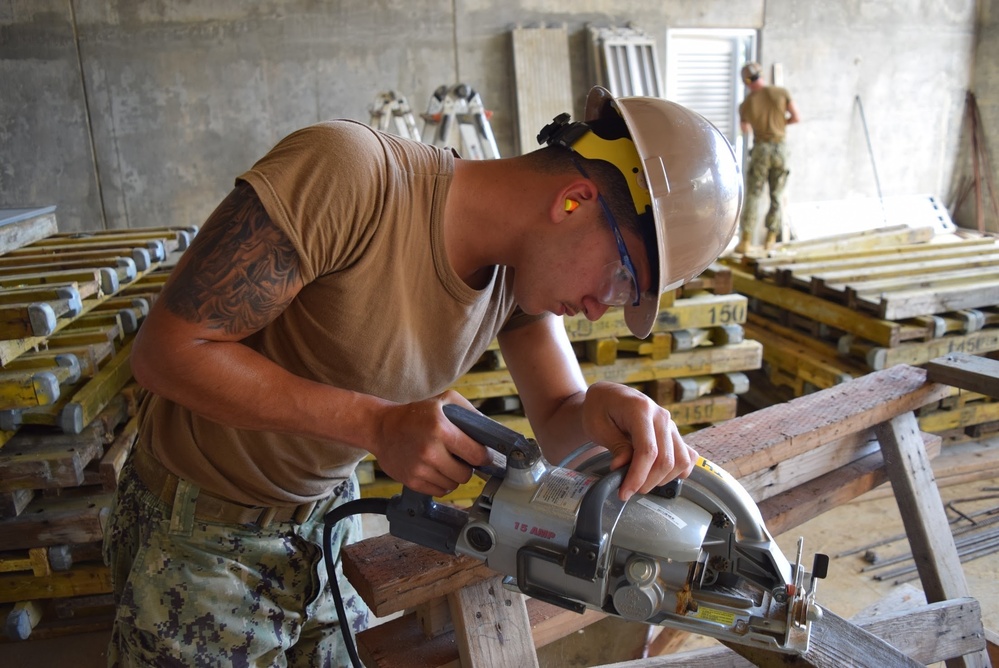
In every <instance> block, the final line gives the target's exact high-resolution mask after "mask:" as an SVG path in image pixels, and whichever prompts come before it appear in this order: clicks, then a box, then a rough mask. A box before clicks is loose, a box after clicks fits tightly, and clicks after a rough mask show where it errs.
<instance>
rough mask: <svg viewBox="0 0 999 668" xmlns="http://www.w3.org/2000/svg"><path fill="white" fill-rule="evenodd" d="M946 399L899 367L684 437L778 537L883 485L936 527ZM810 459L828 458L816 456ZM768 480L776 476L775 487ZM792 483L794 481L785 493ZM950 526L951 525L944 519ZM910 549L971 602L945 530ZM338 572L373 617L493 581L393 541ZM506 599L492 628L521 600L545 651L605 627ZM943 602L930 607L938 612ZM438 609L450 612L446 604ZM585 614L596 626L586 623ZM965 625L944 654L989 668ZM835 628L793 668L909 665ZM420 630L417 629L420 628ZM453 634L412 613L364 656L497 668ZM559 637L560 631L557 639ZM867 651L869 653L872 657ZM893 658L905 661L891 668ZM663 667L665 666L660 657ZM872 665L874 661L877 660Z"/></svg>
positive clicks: (366, 637) (938, 589)
mask: <svg viewBox="0 0 999 668" xmlns="http://www.w3.org/2000/svg"><path fill="white" fill-rule="evenodd" d="M948 392H949V388H947V387H946V386H943V385H939V384H934V383H927V382H926V373H925V371H923V370H922V369H918V368H915V367H908V366H901V367H893V368H892V369H887V370H884V371H879V372H875V373H872V374H868V375H866V376H863V377H861V378H858V379H856V380H852V381H849V382H847V383H843V384H842V385H839V386H836V387H833V388H829V389H827V390H823V391H822V392H817V393H814V394H810V395H807V396H804V397H799V398H797V399H794V400H792V401H789V402H787V403H786V404H780V405H776V406H771V407H769V408H766V409H763V410H760V411H756V412H755V413H750V414H749V415H746V416H742V417H739V418H735V419H733V420H729V421H727V422H725V423H722V424H718V425H715V426H713V427H709V428H708V429H704V430H702V431H700V432H696V433H694V434H691V435H690V436H688V437H687V440H688V442H690V443H691V445H693V446H694V447H695V448H697V449H698V451H699V452H700V453H701V454H703V455H704V456H706V457H707V458H708V459H710V460H712V461H714V462H716V463H718V464H720V465H722V466H724V467H725V468H727V469H728V470H729V471H730V472H731V473H732V474H733V475H735V476H736V477H737V478H740V479H742V478H752V479H753V485H752V489H751V494H752V495H753V497H754V499H755V500H756V501H757V502H758V503H759V504H760V508H761V511H762V512H763V513H764V518H765V519H766V521H767V524H768V526H770V527H771V530H772V531H774V533H780V532H782V531H785V530H788V529H790V528H793V527H794V526H797V525H798V524H800V523H802V522H804V521H806V520H808V519H811V517H814V516H817V515H819V514H821V513H822V512H823V511H824V510H826V509H828V508H830V507H833V506H835V505H838V504H842V503H846V502H847V501H849V500H850V499H852V498H855V497H856V496H859V495H860V494H862V493H864V492H865V491H868V490H869V489H872V488H873V487H875V486H877V485H879V484H881V483H882V482H884V480H885V479H886V477H890V478H891V480H892V482H893V485H894V487H895V490H896V494H897V495H898V498H899V503H900V506H902V507H904V508H905V509H906V511H907V512H911V513H915V514H918V515H920V518H919V519H918V522H920V523H922V524H923V525H925V527H932V526H934V525H935V523H936V522H938V518H937V515H939V517H943V505H942V503H941V502H940V499H939V493H938V491H937V489H936V486H935V484H933V482H932V479H930V480H929V481H928V482H927V481H926V476H927V473H926V472H927V471H928V470H929V469H928V461H929V456H928V455H927V445H929V446H930V449H931V450H938V448H939V439H936V438H934V437H928V436H926V435H923V434H920V433H919V431H918V428H916V427H914V419H915V418H914V416H913V415H912V411H913V410H915V409H916V408H919V407H920V406H923V405H926V404H929V403H932V402H934V401H938V400H940V398H942V397H943V396H946V394H947V393H948ZM875 431H876V432H877V435H878V437H879V438H880V439H881V441H882V442H881V444H880V445H881V448H882V449H883V451H884V452H885V456H884V457H882V454H881V452H880V451H871V449H870V448H869V447H866V446H864V445H863V443H864V442H865V438H866V436H867V435H869V434H872V433H873V432H875ZM844 450H845V451H846V452H847V453H850V452H852V453H853V457H854V458H853V459H852V460H850V461H845V460H844V459H843V458H842V457H843V451H844ZM814 453H819V454H822V455H824V456H815V455H814ZM832 453H836V455H835V456H833V454H832ZM810 454H811V455H812V456H809V455H810ZM788 462H790V463H791V464H790V468H788V467H785V466H784V465H783V464H784V463H788ZM767 476H770V477H769V480H768V478H767ZM792 479H793V484H789V483H788V481H789V480H792ZM944 523H945V525H946V519H945V518H944ZM775 527H779V529H775ZM908 528H909V527H908V526H907V529H908ZM910 542H911V544H912V548H913V554H916V555H920V556H919V557H918V558H919V559H920V560H921V561H922V562H923V563H922V566H921V570H920V575H921V577H923V578H924V583H925V582H928V583H929V584H924V590H925V591H926V592H927V596H928V597H930V598H936V597H937V596H943V597H944V598H945V599H946V600H947V601H963V600H964V599H965V598H967V596H968V593H967V585H966V583H965V582H964V578H963V573H962V572H961V571H960V564H959V563H957V566H956V568H955V567H954V564H955V560H956V559H957V555H956V550H955V548H954V544H953V539H952V538H951V537H950V532H949V531H947V532H946V533H942V532H933V531H932V530H929V531H928V530H927V529H925V528H924V529H917V528H913V533H912V535H910ZM343 563H344V573H345V574H346V576H347V577H348V579H349V580H350V581H351V583H352V584H353V585H354V587H355V588H356V589H357V591H358V593H359V594H360V595H361V597H362V598H363V599H364V600H365V602H366V603H367V604H368V605H369V607H370V608H371V610H372V612H373V613H374V614H375V615H377V616H385V615H387V614H390V613H393V612H397V611H401V610H410V609H418V608H423V609H426V607H427V606H428V605H433V604H434V601H435V600H436V601H439V600H440V599H441V598H442V597H448V596H450V595H451V594H452V593H453V592H455V591H457V590H459V589H462V588H464V587H468V586H478V585H480V583H481V582H482V581H483V580H485V579H486V578H488V577H491V576H494V575H495V573H492V572H491V571H490V570H489V569H487V568H485V567H484V566H483V565H482V564H481V563H479V562H478V561H476V560H474V559H471V558H468V557H451V556H447V555H441V554H440V553H437V552H434V551H433V550H430V549H428V548H423V547H420V546H416V545H412V544H410V543H407V542H405V541H401V540H399V539H396V538H394V537H392V536H388V535H386V536H379V537H376V538H372V539H369V540H366V541H362V542H361V543H357V544H354V545H352V546H348V547H346V548H344V551H343ZM924 571H925V574H924ZM485 586H487V587H488V585H485ZM505 596H508V597H509V599H507V598H504V599H503V600H504V605H503V606H501V607H500V608H499V610H498V612H499V613H503V612H504V611H508V612H510V613H511V615H510V617H509V618H503V617H501V618H498V619H493V620H491V621H492V623H493V625H494V627H495V624H500V626H502V627H504V628H511V629H518V630H519V629H520V628H521V627H522V625H523V624H524V621H523V620H524V617H525V615H524V613H523V611H522V609H521V603H523V605H524V609H526V610H527V619H528V622H527V623H529V624H530V626H531V628H532V632H533V637H534V644H535V646H538V645H539V636H540V637H541V638H543V639H544V640H543V642H550V641H551V640H553V639H554V638H553V637H552V635H558V633H561V635H563V636H564V635H568V634H569V633H571V632H573V631H575V630H577V629H579V628H581V627H582V626H585V625H587V624H588V623H591V622H592V621H595V619H597V618H599V613H590V612H588V613H586V615H576V614H575V613H571V612H568V611H561V610H559V609H555V611H553V612H552V611H551V610H550V609H551V608H553V606H547V604H543V603H540V602H538V601H535V600H534V599H527V600H526V602H525V601H524V599H523V598H519V597H521V595H520V594H517V593H515V592H509V594H505ZM506 600H509V601H510V604H509V605H506ZM937 602H938V601H934V600H930V601H929V603H931V604H932V603H937ZM819 603H820V604H821V594H820V596H819ZM545 606H547V607H548V608H549V612H551V614H550V615H547V616H538V617H536V616H535V615H534V614H533V612H532V611H534V610H537V609H538V608H544V607H545ZM443 607H444V608H445V609H447V608H449V606H448V605H447V604H445V605H444V606H443ZM437 609H438V610H439V609H440V606H438V607H437ZM832 614H833V613H832V612H830V615H832ZM587 615H591V617H590V618H589V619H587ZM592 615H596V616H595V617H593V616H592ZM970 617H971V618H970V619H969V618H968V616H967V615H965V616H962V617H961V618H962V619H963V620H964V621H963V622H962V623H963V624H964V625H965V626H964V628H962V629H961V632H962V634H963V636H962V637H965V638H967V639H969V642H966V643H964V644H962V645H961V646H960V647H951V648H948V651H951V652H953V654H951V655H949V656H944V657H940V658H946V659H949V661H948V665H949V666H984V665H988V664H987V658H986V657H985V654H984V648H985V638H984V631H983V629H982V624H981V616H980V612H979V613H977V614H973V615H971V616H970ZM425 619H426V617H425ZM831 619H833V617H832V616H830V620H831ZM536 620H540V621H536ZM839 623H840V622H839V621H838V620H837V621H836V622H831V623H830V629H831V630H832V633H831V634H830V633H817V634H815V636H814V637H813V647H812V649H811V650H810V651H809V652H808V653H806V655H804V656H801V657H798V658H797V659H796V660H797V661H798V662H799V663H798V664H797V665H802V666H833V665H835V666H841V665H844V664H843V663H842V661H843V657H851V658H852V659H855V660H856V663H854V664H853V665H858V666H864V665H870V666H871V667H872V668H873V667H874V666H878V668H880V666H883V665H911V664H908V663H906V662H907V661H908V659H907V658H906V657H905V656H904V654H902V653H901V652H899V651H898V649H897V648H895V649H893V648H892V647H891V646H890V645H886V646H883V645H885V644H884V643H882V642H881V641H880V640H877V638H876V637H875V636H874V635H872V634H869V633H867V632H866V631H864V630H863V629H861V628H859V627H855V625H850V623H849V622H845V621H843V622H842V623H843V624H846V625H848V626H849V628H851V631H850V634H843V633H838V632H836V628H838V624H839ZM834 624H835V625H834ZM413 625H416V627H417V628H416V630H415V631H414V630H413ZM507 625H510V626H507ZM453 626H454V628H453V629H451V628H449V627H448V625H447V623H446V622H442V621H440V619H437V621H436V622H435V623H433V624H431V625H429V628H430V629H431V631H430V633H426V632H425V631H422V630H421V629H420V621H419V618H418V616H417V615H415V614H411V615H405V616H403V617H400V618H398V619H394V620H392V621H390V622H387V623H386V624H384V625H382V626H377V627H374V628H372V629H370V630H369V631H365V632H363V633H361V634H359V635H358V636H357V642H358V648H359V651H360V652H361V655H362V658H364V659H365V661H366V663H367V665H369V666H388V665H400V664H398V663H395V664H393V663H392V662H393V661H396V662H398V661H399V660H400V659H401V657H402V655H401V654H399V652H405V657H404V658H403V659H402V660H404V661H406V660H412V659H413V658H414V657H416V656H417V655H419V656H420V658H421V659H424V658H425V659H426V662H425V663H423V664H421V665H434V666H441V665H448V666H458V665H461V666H466V668H467V667H468V666H476V665H480V666H486V665H491V664H490V663H487V662H485V661H486V660H485V659H483V658H482V655H480V657H479V659H478V661H479V662H478V663H476V662H475V661H474V660H473V659H469V660H470V661H472V663H467V662H466V661H464V659H462V658H459V651H458V649H457V647H458V644H460V643H465V644H467V643H468V642H469V641H468V639H467V638H463V637H460V636H463V635H465V634H466V633H467V628H465V627H462V626H461V625H460V624H458V625H453ZM424 628H426V627H424ZM552 629H557V631H555V632H554V633H553V632H552ZM420 634H422V637H423V638H425V640H424V641H423V642H419V641H417V640H416V638H419V637H421V635H420ZM403 636H405V637H407V638H408V639H410V640H408V641H407V642H406V643H404V644H403V643H399V642H398V641H397V639H398V638H399V637H403ZM512 637H514V635H513V634H512V633H511V635H505V636H504V638H506V639H510V638H512ZM558 637H561V636H558ZM495 642H496V637H495V634H493V643H495ZM431 646H432V647H434V648H435V652H436V653H433V654H432V655H431V654H427V655H425V654H422V652H423V651H424V648H429V647H431ZM865 648H870V650H871V651H865ZM507 649H508V651H511V652H513V651H515V650H516V651H517V652H522V651H523V647H518V648H507ZM733 649H736V651H738V649H739V648H736V647H734V646H733ZM503 650H504V647H496V646H495V645H493V646H491V647H490V651H495V652H501V651H503ZM886 652H887V653H888V654H886ZM969 652H970V654H969ZM530 653H533V650H532V652H530ZM889 655H890V656H892V657H893V658H894V659H897V660H898V662H897V663H895V664H891V663H884V661H885V657H886V656H889ZM511 656H514V655H513V654H511ZM516 656H518V657H519V656H520V654H519V653H518V654H516ZM495 658H496V655H495V654H494V655H492V656H489V657H488V659H489V660H495ZM668 658H669V657H661V659H662V660H666V659H668ZM786 658H787V657H786V656H784V655H780V654H777V653H772V652H770V653H764V656H763V658H762V659H761V658H758V657H756V658H754V660H756V661H757V662H761V661H771V663H769V664H766V663H762V664H761V665H787V664H786V663H784V661H785V659H786ZM872 660H873V661H876V663H870V661H872ZM645 661H649V662H651V663H644V664H642V665H643V666H644V667H645V668H650V667H651V666H655V665H658V664H656V663H655V662H654V661H655V660H654V659H647V660H645ZM865 662H867V663H865ZM529 665H530V664H529ZM662 665H675V664H667V663H663V664H662Z"/></svg>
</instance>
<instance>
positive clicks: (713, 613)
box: [694, 605, 735, 626]
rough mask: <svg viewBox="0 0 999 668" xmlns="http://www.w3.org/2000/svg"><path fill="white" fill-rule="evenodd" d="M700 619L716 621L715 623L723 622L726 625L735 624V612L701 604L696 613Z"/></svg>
mask: <svg viewBox="0 0 999 668" xmlns="http://www.w3.org/2000/svg"><path fill="white" fill-rule="evenodd" d="M694 617H697V618H698V619H703V620H704V621H706V622H714V623H715V624H723V625H725V626H732V625H733V624H735V613H732V612H725V611H724V610H715V609H714V608H708V607H705V606H704V605H701V606H700V607H699V608H698V609H697V614H696V615H694Z"/></svg>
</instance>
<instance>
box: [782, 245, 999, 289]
mask: <svg viewBox="0 0 999 668" xmlns="http://www.w3.org/2000/svg"><path fill="white" fill-rule="evenodd" d="M896 260H897V258H896ZM871 262H872V264H871V265H869V266H865V267H858V268H856V269H845V270H844V269H840V270H837V271H820V272H813V273H811V274H801V273H798V272H794V274H793V275H794V278H795V280H796V281H807V282H808V283H810V284H811V288H812V292H813V293H815V294H820V291H821V290H823V289H825V290H830V291H844V290H846V289H847V288H852V289H856V290H858V291H862V290H867V289H871V288H875V287H876V285H874V284H872V282H874V281H883V280H885V279H896V280H895V284H897V279H898V278H899V277H909V278H910V279H911V278H912V277H913V276H918V277H926V276H927V275H930V276H932V275H934V274H936V273H937V272H946V271H950V270H955V269H967V268H969V267H995V266H999V252H993V253H990V254H982V253H976V254H968V255H965V256H963V257H955V258H951V259H942V260H939V259H938V260H924V261H909V262H896V263H894V264H888V263H886V262H884V261H883V260H881V259H880V258H878V259H875V260H872V261H871ZM879 285H884V286H888V285H891V284H890V283H884V284H880V283H879ZM881 289H891V288H889V287H882V288H881Z"/></svg>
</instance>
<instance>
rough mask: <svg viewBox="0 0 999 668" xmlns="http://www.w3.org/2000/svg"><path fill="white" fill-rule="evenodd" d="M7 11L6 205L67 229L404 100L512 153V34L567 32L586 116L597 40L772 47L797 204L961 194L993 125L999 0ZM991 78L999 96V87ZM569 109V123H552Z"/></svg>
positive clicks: (147, 218)
mask: <svg viewBox="0 0 999 668" xmlns="http://www.w3.org/2000/svg"><path fill="white" fill-rule="evenodd" d="M982 2H984V3H985V4H986V7H985V8H983V9H982V10H981V11H979V8H978V5H977V3H976V2H975V0H832V1H830V2H808V1H805V0H657V1H654V2H653V1H650V0H614V1H611V0H339V1H328V2H316V1H315V0H284V1H279V0H261V1H259V2H254V3H246V2H242V1H241V0H216V1H213V2H207V1H206V2H191V1H186V0H6V1H5V2H3V3H0V208H9V207H17V206H30V205H47V204H57V205H58V207H59V209H58V217H59V221H60V228H61V229H64V230H92V229H100V228H103V227H108V228H124V227H143V226H153V225H190V224H195V225H197V224H200V223H201V222H202V221H203V220H204V219H205V217H206V216H207V215H208V214H209V213H210V212H211V209H212V208H213V207H214V206H215V205H216V204H217V202H218V201H219V200H220V199H221V198H222V197H223V196H224V195H225V193H226V192H228V190H229V189H230V188H231V186H232V182H233V178H234V177H235V176H236V175H237V174H239V173H240V172H241V171H243V170H244V169H246V168H247V167H249V166H250V165H251V164H252V163H253V162H254V160H255V159H256V158H258V157H259V156H260V155H262V154H263V153H264V152H265V151H266V150H267V149H268V148H269V147H270V146H272V145H273V144H274V143H275V142H276V141H277V140H278V139H280V138H281V137H282V136H283V135H285V134H287V133H288V132H290V131H292V130H294V129H296V128H298V127H300V126H302V125H306V124H308V123H312V122H315V121H318V120H322V119H327V118H332V117H348V118H354V119H358V120H362V121H365V122H366V121H367V120H368V105H369V104H370V103H371V101H372V100H373V99H374V96H375V95H376V93H378V92H380V91H383V90H388V89H395V90H398V91H400V92H402V93H404V94H406V95H407V96H408V97H409V99H410V101H411V103H412V104H413V106H414V108H415V109H416V110H417V111H422V110H423V109H424V108H425V105H426V102H427V100H429V96H430V94H431V92H432V91H433V90H434V89H435V88H436V87H437V86H439V85H441V84H445V83H454V82H456V81H464V82H467V83H469V84H471V85H472V86H474V87H475V88H476V89H477V90H478V91H479V92H480V93H481V94H482V97H483V100H484V101H485V104H486V106H487V107H488V108H490V109H491V110H493V112H494V116H493V121H492V126H493V129H494V132H495V134H496V137H497V141H498V143H499V146H500V150H501V152H502V153H503V154H506V155H509V154H512V153H513V150H514V142H515V137H516V130H515V118H514V110H515V92H514V82H513V76H512V71H513V67H512V57H513V56H512V49H511V41H510V32H509V31H510V29H511V28H512V27H513V26H514V25H516V24H518V23H519V24H521V25H524V26H531V25H538V24H542V23H544V24H547V25H560V24H563V23H564V24H566V25H567V27H568V28H569V32H570V53H571V56H572V64H571V65H572V84H573V93H574V96H575V98H576V105H577V107H576V109H575V110H574V112H575V113H577V114H578V113H579V112H580V111H581V104H582V100H583V97H584V96H585V93H586V90H587V89H588V88H589V84H590V77H589V74H588V71H587V70H588V67H587V48H588V44H587V36H586V32H585V26H586V25H587V24H594V25H623V24H625V23H626V22H629V21H630V22H633V23H634V25H636V26H637V27H640V28H641V29H643V30H644V31H645V32H647V33H649V34H651V35H653V36H655V37H656V38H657V39H658V40H659V43H660V52H659V53H660V56H661V57H662V56H663V54H664V47H665V33H666V30H667V28H692V27H712V28H716V27H726V28H728V27H731V28H755V29H758V30H759V36H760V54H761V60H762V61H763V63H764V65H766V66H768V68H769V66H771V65H773V64H774V63H780V64H781V65H782V66H783V69H784V76H785V79H784V83H785V85H786V86H787V87H788V88H789V89H791V91H792V93H793V95H794V97H795V99H796V101H797V103H798V106H799V108H800V110H801V112H802V115H803V117H804V122H803V123H801V124H800V125H798V126H796V127H794V128H792V131H791V134H790V139H789V141H790V142H791V149H792V152H793V153H792V154H793V158H792V159H793V175H792V178H791V180H790V182H789V190H788V195H789V197H790V198H791V199H792V200H796V201H810V200H825V199H838V198H841V197H846V196H852V195H866V196H875V195H876V194H877V193H876V189H875V187H874V183H873V179H872V172H871V171H870V164H871V159H870V157H869V154H868V150H867V144H866V141H865V139H864V134H863V128H862V125H861V124H860V120H859V119H860V117H859V113H858V106H857V104H856V97H857V96H858V95H859V96H860V97H861V100H862V103H863V107H864V110H865V112H866V117H867V122H868V127H869V130H870V134H871V143H872V145H873V148H874V154H875V158H876V164H877V168H878V171H879V175H880V179H881V186H882V190H883V193H884V194H885V195H886V196H888V195H896V194H914V193H931V194H937V195H941V196H947V195H948V194H949V190H950V188H951V187H952V182H953V181H954V179H955V169H956V165H957V164H958V162H959V161H960V160H959V157H958V156H959V149H960V144H961V121H962V113H963V106H964V98H965V91H966V90H967V89H968V88H969V87H971V86H972V80H973V71H974V66H975V62H976V61H975V58H974V53H975V48H976V27H977V25H978V20H979V15H981V16H983V17H985V19H984V20H983V23H984V25H985V26H986V28H985V30H984V31H983V32H987V31H989V30H991V31H992V33H991V34H992V35H993V39H992V40H991V44H990V43H988V41H987V40H984V39H979V41H978V42H977V48H978V49H979V50H981V51H987V50H991V51H992V53H993V56H992V57H991V58H990V59H989V62H990V64H989V65H988V66H983V65H982V64H981V61H982V58H979V60H978V62H979V67H978V70H977V77H978V78H977V79H976V85H977V86H978V88H979V90H981V91H986V90H988V91H989V93H988V96H989V99H988V100H985V99H982V98H981V97H980V98H979V102H980V104H981V105H982V106H983V111H984V110H985V109H986V108H987V109H989V113H992V114H993V115H992V116H991V118H992V119H993V121H992V124H993V126H994V119H995V115H994V113H995V110H996V106H997V105H996V99H997V98H999V91H997V90H996V85H995V84H994V83H992V82H995V81H996V80H997V78H999V73H997V72H996V71H995V69H994V68H995V65H994V63H995V62H996V59H995V57H994V52H995V48H996V47H995V46H994V44H995V42H996V40H995V35H994V31H995V27H994V26H995V20H994V19H993V18H991V17H992V15H993V14H994V8H995V6H996V3H997V2H999V0H982ZM982 79H984V80H986V82H988V83H992V85H991V86H988V85H986V82H983V81H982ZM557 111H560V110H553V114H554V113H556V112H557Z"/></svg>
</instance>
